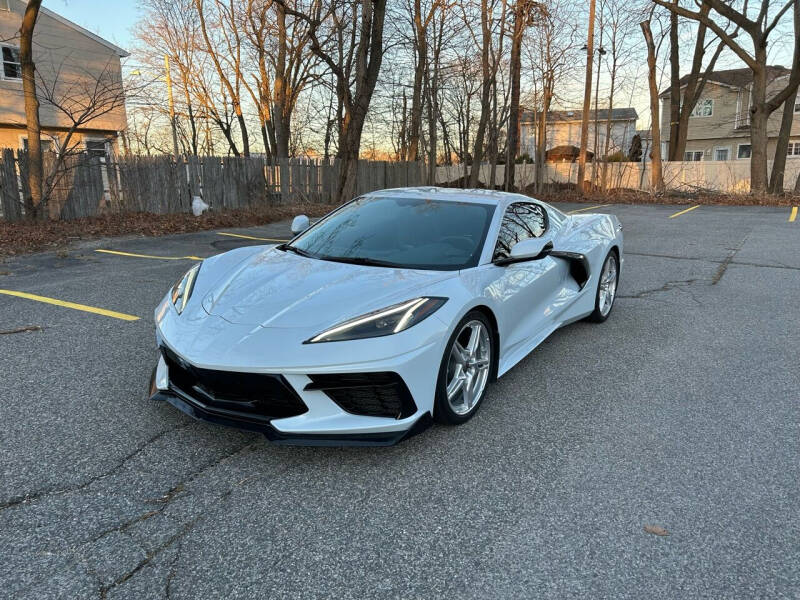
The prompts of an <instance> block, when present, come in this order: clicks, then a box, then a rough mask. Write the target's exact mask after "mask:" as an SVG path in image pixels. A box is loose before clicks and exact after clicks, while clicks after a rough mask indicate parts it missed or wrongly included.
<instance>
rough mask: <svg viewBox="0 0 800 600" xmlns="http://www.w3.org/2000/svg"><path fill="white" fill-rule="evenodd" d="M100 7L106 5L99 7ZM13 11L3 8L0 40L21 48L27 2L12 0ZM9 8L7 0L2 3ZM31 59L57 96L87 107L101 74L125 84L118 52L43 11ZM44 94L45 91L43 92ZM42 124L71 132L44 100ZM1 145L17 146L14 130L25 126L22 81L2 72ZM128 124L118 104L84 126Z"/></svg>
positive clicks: (111, 127)
mask: <svg viewBox="0 0 800 600" xmlns="http://www.w3.org/2000/svg"><path fill="white" fill-rule="evenodd" d="M100 4H102V5H103V6H102V7H101V6H100ZM110 4H111V3H108V5H106V3H98V10H111V6H110ZM8 5H9V7H10V10H5V9H4V8H3V9H2V10H0V39H2V40H4V41H3V42H2V44H3V45H10V46H15V47H18V46H19V28H20V25H21V23H22V15H23V13H24V10H25V3H24V2H22V1H21V0H8ZM0 6H2V7H5V2H4V1H2V2H0ZM33 58H34V61H35V62H36V69H37V72H38V75H39V76H40V77H41V78H42V79H43V80H45V81H46V82H47V87H48V88H52V87H53V86H55V90H56V94H57V95H58V96H60V97H61V96H64V95H70V96H72V97H75V98H76V99H77V103H78V104H80V103H81V102H83V104H84V105H85V103H86V101H87V100H88V98H89V93H88V92H87V90H91V89H92V88H93V87H94V85H95V82H96V81H97V80H98V78H100V77H101V76H102V77H103V78H108V79H109V80H110V81H113V82H114V85H121V82H122V75H121V69H120V57H119V56H118V54H117V52H116V51H115V50H113V49H111V48H109V47H108V46H106V45H104V44H102V43H100V42H98V41H97V40H95V39H93V38H92V37H90V36H88V35H86V34H84V33H82V32H80V31H78V30H76V29H74V28H73V27H70V26H69V25H67V24H65V23H62V22H60V21H58V20H57V19H55V18H53V17H51V16H49V15H47V14H45V13H40V15H39V20H38V21H37V24H36V29H35V32H34V47H33ZM40 95H41V93H40ZM40 103H41V107H40V120H41V123H42V127H43V128H44V129H46V130H47V129H49V130H51V131H56V130H57V129H59V128H61V129H66V128H69V127H70V126H71V125H72V123H71V122H70V120H69V119H68V118H67V116H66V115H64V114H61V113H60V112H59V111H57V110H56V109H55V108H54V107H53V106H52V105H51V104H48V103H47V102H46V101H44V100H42V99H40ZM0 125H1V126H4V127H3V131H2V133H0V147H12V148H17V147H19V146H20V142H19V138H18V136H17V135H15V134H14V129H15V128H16V129H23V128H24V126H25V106H24V102H23V96H22V81H19V80H13V79H7V78H5V77H4V76H3V73H2V69H0ZM126 126H127V122H126V117H125V108H124V106H120V107H118V108H116V109H115V110H113V111H111V112H110V113H108V114H106V115H103V116H101V117H98V118H96V119H94V120H93V121H91V122H90V123H88V124H87V125H86V128H87V129H91V130H96V131H97V130H99V131H103V132H116V131H121V130H124V129H125V128H126Z"/></svg>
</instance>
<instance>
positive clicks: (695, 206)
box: [669, 204, 700, 219]
mask: <svg viewBox="0 0 800 600" xmlns="http://www.w3.org/2000/svg"><path fill="white" fill-rule="evenodd" d="M695 208H700V205H699V204H695V205H694V206H692V207H691V208H687V209H686V210H682V211H680V212H676V213H675V214H674V215H670V216H669V218H670V219H674V218H675V217H680V216H681V215H682V214H685V213H687V212H689V211H690V210H694V209H695Z"/></svg>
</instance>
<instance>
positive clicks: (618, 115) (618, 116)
mask: <svg viewBox="0 0 800 600" xmlns="http://www.w3.org/2000/svg"><path fill="white" fill-rule="evenodd" d="M594 112H595V111H594V110H590V111H589V118H590V119H594ZM539 114H540V113H539V112H538V111H536V112H535V111H532V110H523V111H522V116H521V117H520V120H521V121H524V122H531V121H534V120H535V119H536V118H537V117H538V116H539ZM581 116H582V113H581V109H576V110H551V111H549V112H548V113H547V122H548V123H555V122H571V121H580V120H581ZM638 118H639V115H638V114H637V112H636V109H635V108H633V107H630V106H629V107H625V108H612V109H611V120H612V121H635V120H636V119H638ZM597 119H598V120H599V121H606V120H607V119H608V109H607V108H601V109H599V110H598V111H597Z"/></svg>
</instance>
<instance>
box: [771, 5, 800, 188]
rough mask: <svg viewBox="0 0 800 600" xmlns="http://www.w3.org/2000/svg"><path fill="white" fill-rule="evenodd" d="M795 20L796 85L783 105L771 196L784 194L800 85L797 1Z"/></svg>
mask: <svg viewBox="0 0 800 600" xmlns="http://www.w3.org/2000/svg"><path fill="white" fill-rule="evenodd" d="M793 20H794V30H795V44H794V53H793V58H792V74H791V75H790V77H789V79H790V80H794V81H795V84H794V86H793V88H792V89H791V91H790V95H789V98H788V99H787V100H786V101H785V102H784V104H783V114H782V115H781V125H780V129H779V130H778V140H777V143H776V144H775V160H774V161H773V163H772V173H771V174H770V178H769V187H768V191H769V192H770V193H771V194H780V193H783V175H784V171H785V170H786V152H787V150H788V149H789V135H790V134H791V132H792V121H793V119H794V106H795V101H796V100H795V99H796V97H797V88H798V84H800V77H798V76H797V75H798V73H800V44H799V43H798V42H800V36H798V35H797V32H798V31H800V2H797V1H795V3H794V9H793ZM797 186H800V175H798V177H797V182H796V187H797Z"/></svg>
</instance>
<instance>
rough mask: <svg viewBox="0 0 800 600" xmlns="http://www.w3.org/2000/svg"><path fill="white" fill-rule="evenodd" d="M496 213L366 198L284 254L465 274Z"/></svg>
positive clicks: (460, 205) (480, 207) (488, 208)
mask: <svg viewBox="0 0 800 600" xmlns="http://www.w3.org/2000/svg"><path fill="white" fill-rule="evenodd" d="M494 208H495V207H494V206H492V205H489V204H474V203H472V202H452V201H442V200H430V199H425V198H393V197H382V196H378V197H370V196H365V197H363V198H358V199H356V200H354V201H353V202H350V203H349V204H346V205H345V206H343V207H342V208H340V209H339V210H337V211H336V212H335V213H333V214H332V215H330V216H329V217H328V218H326V219H324V220H322V221H321V222H320V223H318V224H317V225H315V226H314V227H312V228H311V229H309V230H308V231H306V232H305V233H303V234H302V235H300V236H299V237H298V238H297V239H295V240H294V241H293V242H292V243H291V244H286V245H284V246H283V249H284V250H288V251H292V252H296V253H298V254H302V255H304V256H309V257H312V258H320V259H323V260H334V261H340V262H351V263H355V264H364V265H375V266H386V267H401V268H407V269H432V270H457V269H464V268H469V267H474V266H475V265H477V264H478V260H479V259H480V255H481V251H482V250H483V243H484V241H485V239H486V232H487V230H488V229H489V224H490V223H491V220H492V215H493V214H494Z"/></svg>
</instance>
